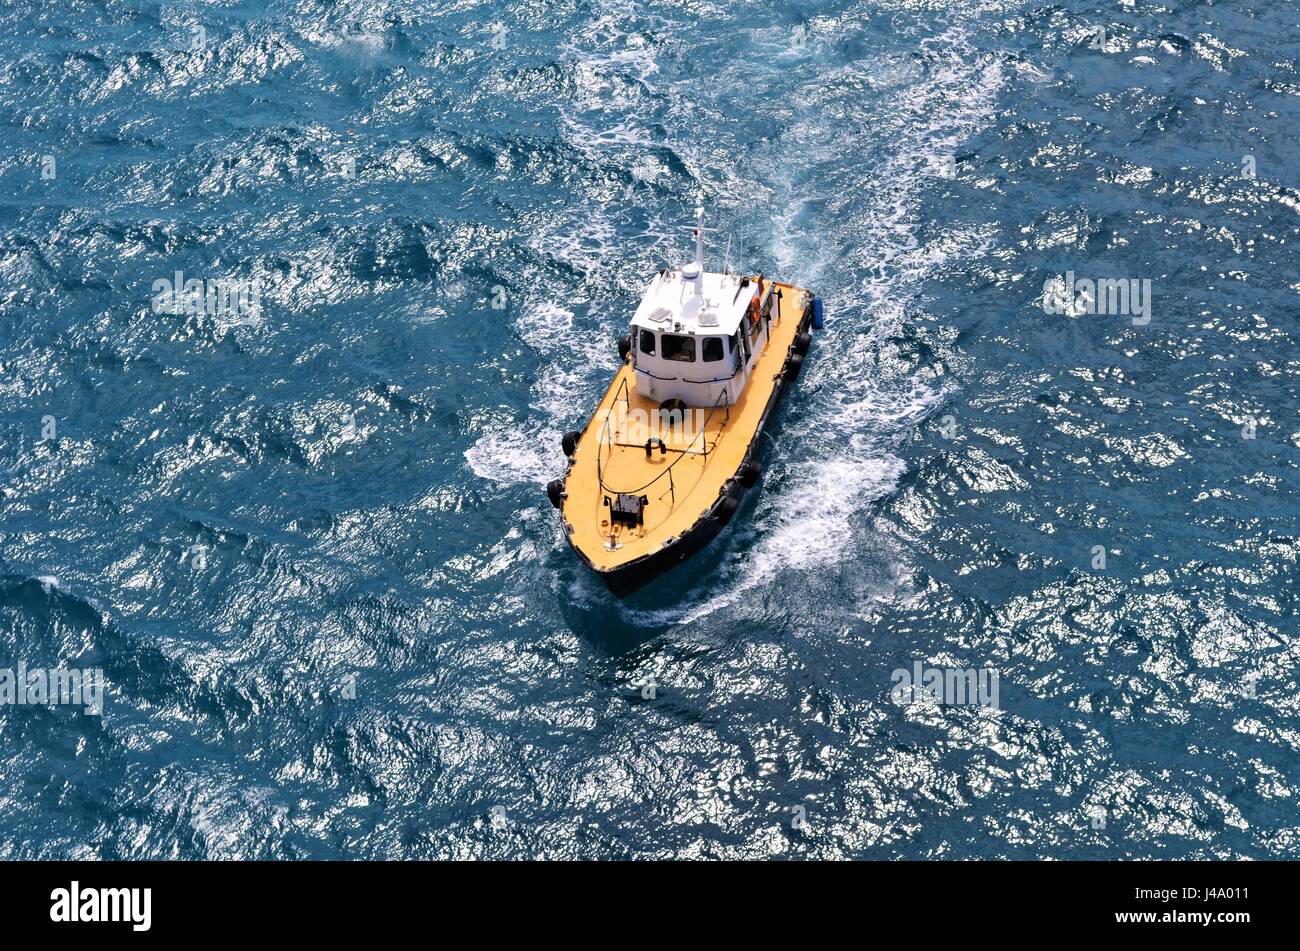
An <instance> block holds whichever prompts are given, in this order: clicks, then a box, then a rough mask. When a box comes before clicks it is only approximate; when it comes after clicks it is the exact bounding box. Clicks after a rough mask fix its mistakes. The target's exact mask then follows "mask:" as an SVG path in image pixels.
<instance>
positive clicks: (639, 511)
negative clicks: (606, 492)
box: [605, 492, 650, 528]
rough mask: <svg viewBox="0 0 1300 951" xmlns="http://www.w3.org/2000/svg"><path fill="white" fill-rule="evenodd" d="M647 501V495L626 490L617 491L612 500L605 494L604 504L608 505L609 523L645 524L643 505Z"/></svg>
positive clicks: (634, 526)
mask: <svg viewBox="0 0 1300 951" xmlns="http://www.w3.org/2000/svg"><path fill="white" fill-rule="evenodd" d="M649 501H650V499H649V498H648V497H647V496H644V495H632V494H629V493H627V492H620V493H618V494H617V495H615V496H614V498H613V499H612V500H611V499H610V497H609V496H605V504H606V505H608V506H609V520H610V524H612V525H627V526H628V527H630V528H639V527H640V526H642V525H644V524H645V507H646V503H647V502H649Z"/></svg>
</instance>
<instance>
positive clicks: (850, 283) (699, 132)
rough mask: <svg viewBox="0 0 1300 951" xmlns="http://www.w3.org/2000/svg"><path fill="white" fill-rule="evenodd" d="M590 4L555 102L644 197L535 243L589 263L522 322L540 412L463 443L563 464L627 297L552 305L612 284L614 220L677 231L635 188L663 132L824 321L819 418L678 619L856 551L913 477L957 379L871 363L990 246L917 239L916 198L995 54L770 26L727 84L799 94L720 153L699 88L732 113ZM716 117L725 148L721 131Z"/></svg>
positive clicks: (813, 381) (985, 80)
mask: <svg viewBox="0 0 1300 951" xmlns="http://www.w3.org/2000/svg"><path fill="white" fill-rule="evenodd" d="M598 10H599V12H598V14H597V16H596V17H595V18H594V19H593V20H591V21H589V23H588V24H587V25H586V27H585V28H583V29H580V30H578V31H577V32H575V34H574V35H573V38H572V40H571V42H570V44H569V45H568V47H567V48H566V55H567V56H571V57H572V62H573V67H572V69H573V76H574V78H575V85H576V90H577V91H576V92H575V94H574V96H573V97H572V98H571V99H570V100H567V101H565V102H563V103H561V111H562V118H561V126H562V128H563V130H564V138H565V142H566V144H567V145H568V146H569V147H570V148H572V149H573V150H574V151H575V152H577V153H579V154H580V155H582V156H583V157H584V158H585V159H587V160H588V161H590V162H593V163H597V164H600V165H602V166H609V165H611V164H612V165H615V166H617V167H619V168H621V169H623V170H625V171H627V173H628V174H627V176H626V181H627V183H628V184H627V187H626V188H625V190H624V194H623V196H622V200H623V201H625V202H630V203H634V204H635V203H641V204H642V207H632V208H620V207H619V201H618V200H612V201H611V200H610V196H609V195H608V194H607V193H606V194H602V195H600V196H599V200H597V199H596V198H593V197H588V198H585V199H583V200H581V201H579V202H576V203H575V204H574V205H573V206H572V210H571V211H570V212H569V213H568V214H566V215H563V216H561V217H560V218H557V219H556V220H555V221H554V222H553V223H551V224H550V226H548V227H546V228H544V229H543V230H542V231H540V232H539V233H538V234H537V235H536V236H535V237H534V238H533V240H532V241H531V242H530V248H531V249H532V250H533V252H534V253H535V254H536V255H537V256H538V257H539V259H542V260H550V261H555V262H560V263H563V264H564V265H565V266H566V268H568V269H570V270H571V272H576V273H578V274H580V275H582V282H581V284H582V286H581V287H580V288H579V289H577V290H576V291H575V289H574V288H573V287H567V288H566V287H564V286H562V285H559V282H552V281H550V279H548V278H544V279H543V280H542V281H541V282H540V285H539V291H540V292H541V294H542V296H543V297H544V298H545V299H546V300H547V301H548V302H547V303H544V304H541V305H538V306H535V307H531V308H525V309H524V311H523V312H522V313H521V315H520V317H519V318H518V321H517V323H516V330H517V331H518V332H519V334H520V336H521V337H522V338H523V339H524V340H525V341H526V342H527V343H528V344H529V345H530V346H533V347H535V348H536V350H537V352H538V353H539V354H540V355H541V356H542V357H543V359H544V365H543V368H542V369H541V371H540V372H539V376H538V380H537V382H536V384H535V385H534V388H533V389H534V399H533V401H532V412H531V413H530V416H529V419H528V420H527V421H526V422H525V423H524V425H523V426H522V427H521V429H522V431H520V429H519V428H517V429H503V430H502V431H498V432H492V433H489V434H487V435H485V436H483V437H481V438H480V439H479V440H478V442H477V443H476V444H475V446H474V447H473V448H471V449H470V450H469V451H468V452H467V453H466V456H467V459H468V461H469V464H470V465H471V467H472V468H473V470H474V471H475V473H476V474H478V475H480V476H481V477H483V478H490V479H494V480H496V481H500V482H511V481H513V482H544V481H546V479H548V478H553V477H554V476H555V475H558V474H559V472H560V471H562V468H563V466H562V462H563V461H562V460H561V459H560V458H559V454H558V452H556V451H555V449H554V447H555V445H556V442H557V441H558V438H559V433H560V431H561V430H562V429H563V428H565V426H566V424H567V421H569V420H572V419H574V418H575V417H580V416H584V415H585V409H586V407H584V406H583V405H581V404H582V401H583V400H584V399H586V398H587V393H588V391H589V390H590V389H591V387H590V385H584V384H589V383H590V379H589V374H590V372H591V368H592V367H593V366H602V367H603V365H604V364H605V363H608V368H609V370H610V372H612V371H613V369H614V366H615V364H614V361H613V359H612V357H611V355H610V354H611V353H612V349H613V348H612V342H611V341H612V338H613V335H614V334H613V331H616V330H618V328H619V327H620V326H621V323H622V322H623V320H625V319H626V318H627V317H628V316H630V311H629V313H627V314H623V313H619V314H611V315H610V317H609V321H608V322H609V324H610V325H611V326H610V328H609V331H608V332H605V333H602V334H600V335H599V336H593V335H592V334H591V333H590V332H588V333H587V334H586V335H585V336H584V335H583V334H574V333H572V329H571V322H570V325H569V326H570V329H569V330H568V331H564V330H563V328H562V327H561V326H560V325H561V324H563V320H559V319H557V314H560V313H564V312H567V311H566V308H565V305H564V304H563V303H562V302H561V301H562V300H563V295H564V294H566V293H568V294H574V293H578V294H580V295H581V296H582V297H584V298H587V299H593V298H597V297H599V296H600V294H601V293H602V291H603V290H605V289H606V288H608V286H609V285H610V284H613V283H616V282H617V281H618V280H619V277H620V274H619V271H620V268H621V267H622V268H625V266H626V264H627V263H628V261H629V258H631V257H632V256H633V254H632V253H630V249H629V242H628V241H627V238H626V228H625V227H620V224H621V222H622V221H625V220H627V216H628V215H630V214H632V213H640V214H645V215H647V217H648V218H649V221H650V224H649V228H648V235H649V240H650V241H662V242H663V243H665V244H671V242H673V241H674V240H675V238H676V237H678V235H677V234H676V232H675V229H674V228H673V223H672V222H665V221H664V220H663V219H662V217H661V216H657V215H656V213H655V212H656V209H654V208H648V209H647V208H645V207H644V206H643V205H644V201H645V195H644V193H638V192H637V191H635V189H634V187H633V186H634V184H635V182H636V180H637V179H640V178H642V177H643V176H641V175H640V174H639V172H638V168H639V166H638V162H639V160H640V159H641V158H642V157H643V156H644V155H645V154H646V152H647V150H649V149H652V148H655V147H664V146H670V147H671V148H672V150H673V151H674V152H675V153H676V154H678V155H680V156H681V157H682V159H683V161H684V162H685V163H686V165H687V166H688V167H689V168H691V169H692V171H693V172H694V173H695V176H694V182H693V183H688V184H687V185H686V188H685V191H686V192H687V193H686V194H681V195H679V200H680V202H681V204H683V205H689V204H691V203H693V198H694V195H693V194H690V192H693V191H694V190H695V189H697V188H699V189H702V190H705V191H707V192H708V195H707V197H706V203H708V204H711V205H712V206H713V208H712V210H713V211H714V213H715V214H718V215H719V217H725V216H726V215H725V213H726V211H727V209H728V205H729V204H730V208H731V210H732V211H734V212H735V213H736V215H735V220H734V227H735V229H736V230H737V238H738V241H737V249H738V251H739V247H740V246H741V244H742V243H744V241H745V239H746V238H748V239H749V246H750V247H751V249H752V247H753V246H754V244H755V239H756V240H757V246H758V247H759V248H760V252H759V254H758V256H757V259H756V260H753V261H746V262H744V263H745V264H747V265H751V266H752V267H753V269H768V270H770V272H771V273H775V274H778V275H779V276H780V277H781V278H782V279H785V280H791V281H794V282H798V283H802V284H804V285H805V286H808V287H810V288H811V289H813V290H814V291H815V292H817V293H818V294H819V295H820V296H822V297H823V299H824V300H825V302H826V306H827V312H828V315H829V321H828V325H827V328H826V331H825V332H824V333H823V334H821V335H819V340H818V342H817V344H816V345H815V348H814V351H813V354H812V356H811V357H810V359H809V361H808V364H807V367H806V369H805V374H804V376H805V380H804V386H802V387H800V388H797V389H804V390H805V393H804V394H803V395H802V396H801V397H800V398H802V399H810V398H811V399H813V401H814V402H813V403H812V405H811V407H810V408H811V409H812V411H813V424H812V425H811V426H807V425H805V426H803V427H801V428H800V429H799V431H790V430H783V431H782V433H781V435H780V437H779V439H778V443H777V445H776V446H775V448H774V451H773V452H772V453H771V454H770V458H769V461H768V465H769V467H770V468H771V469H772V470H773V472H776V473H779V474H780V476H781V478H780V479H779V480H777V479H769V480H768V481H767V483H765V485H766V489H765V491H764V494H763V495H762V496H761V497H760V501H759V503H758V508H757V510H756V511H755V512H754V514H753V525H752V529H753V534H754V537H753V538H752V539H747V541H746V544H747V550H746V554H745V557H744V558H743V559H738V560H737V563H736V566H735V567H734V568H731V569H727V570H725V571H723V572H722V573H721V574H720V579H719V580H721V582H722V584H723V585H724V590H723V591H722V592H718V591H717V590H713V591H711V592H710V593H709V595H708V596H707V597H706V598H704V599H703V600H702V601H701V603H700V604H699V605H682V606H680V607H679V608H677V609H674V610H672V611H669V612H652V613H651V615H650V616H651V617H653V619H654V620H656V621H658V622H665V621H667V622H672V621H682V622H686V621H690V620H694V619H696V618H698V617H701V616H703V615H705V614H708V613H710V612H711V611H714V610H718V609H719V608H722V607H724V606H726V605H728V604H731V603H734V602H735V600H736V599H737V598H739V597H740V596H741V595H742V594H744V593H745V592H747V591H750V590H752V589H754V588H755V587H759V586H762V585H765V584H768V583H769V582H771V581H772V580H773V579H774V578H775V577H776V576H777V575H778V574H780V573H781V572H783V571H788V570H793V571H806V570H811V569H815V568H817V567H820V566H824V565H826V564H829V563H831V562H833V561H836V560H839V559H843V558H845V557H851V556H852V554H853V552H852V551H851V548H852V547H853V545H855V544H858V543H859V542H855V541H853V539H859V538H860V535H861V533H860V531H859V530H860V527H861V525H862V524H863V522H864V513H865V512H866V510H867V509H868V508H869V507H870V506H871V505H872V504H873V503H874V502H876V501H877V500H879V499H880V498H882V497H885V496H887V495H888V494H889V493H890V492H892V491H894V489H895V488H896V487H897V485H898V483H899V480H900V479H901V478H902V476H903V475H904V473H905V470H906V467H905V465H904V463H903V462H902V461H901V459H899V458H898V456H897V455H896V454H895V450H896V448H897V446H898V444H899V442H900V441H901V440H902V439H904V438H906V437H907V436H908V435H909V434H910V433H911V432H912V431H913V430H914V429H915V427H916V426H917V425H918V424H920V423H921V422H923V421H924V420H925V419H926V418H927V417H929V416H930V415H931V414H932V413H933V412H935V410H936V409H937V408H938V407H939V406H941V405H943V403H944V401H945V400H946V399H947V396H948V393H949V391H950V384H949V383H948V382H947V381H946V380H945V379H944V378H943V377H941V376H940V375H939V371H938V370H936V369H935V368H932V367H929V366H925V365H922V366H920V367H917V368H915V369H913V370H911V371H909V372H908V373H907V374H905V375H899V373H898V371H897V370H894V371H892V372H882V371H881V369H880V362H881V361H880V357H881V355H882V353H883V354H886V355H887V354H888V353H889V349H890V348H891V347H892V346H893V345H892V344H891V343H890V342H889V340H890V338H891V337H894V336H905V335H906V332H907V329H908V327H907V324H908V321H909V319H910V317H909V312H908V308H909V305H911V304H912V303H913V302H914V301H915V300H916V299H917V297H918V294H919V292H920V289H921V288H922V287H923V286H924V284H925V282H926V281H927V280H929V279H931V278H932V277H934V276H935V275H937V274H940V273H942V272H943V271H944V270H945V269H948V268H951V267H954V266H957V265H959V264H961V263H963V262H966V261H968V260H971V259H973V258H974V257H975V256H977V255H978V254H980V253H981V252H982V251H983V250H984V248H985V247H986V246H987V236H985V235H981V234H978V233H973V232H969V231H956V232H949V233H947V234H945V235H944V238H943V240H942V241H931V242H928V243H926V242H923V241H922V240H921V229H920V226H919V221H918V214H919V211H918V209H919V205H920V202H921V200H922V197H923V196H924V195H925V194H926V190H927V189H930V188H932V187H934V185H935V181H936V178H937V176H938V175H940V174H942V173H943V172H944V170H945V169H946V168H947V165H946V163H947V160H948V159H949V158H950V157H952V156H954V155H955V154H956V152H957V151H958V150H959V149H960V147H961V146H962V144H963V143H964V142H965V141H966V140H967V139H968V138H969V137H970V136H971V135H972V134H974V133H976V132H978V131H979V130H980V129H982V128H984V127H985V126H987V124H988V123H989V122H990V121H991V120H992V118H993V115H994V108H995V104H996V98H997V95H998V91H999V89H1000V88H1001V87H1002V85H1003V82H1004V76H1003V68H1002V65H1001V63H1000V62H999V61H998V60H996V59H990V58H986V57H983V56H981V55H979V54H978V53H977V51H976V50H975V49H974V47H973V45H972V44H971V42H970V40H969V37H968V36H967V35H966V34H965V33H964V32H963V30H962V28H961V27H960V26H959V25H954V26H952V27H949V28H948V29H946V30H945V31H944V32H943V33H941V34H939V35H936V36H933V37H930V38H928V39H923V40H921V41H919V43H918V46H917V55H916V56H915V57H912V56H895V57H893V58H890V59H886V60H883V61H880V60H864V61H862V62H848V63H845V62H837V61H836V60H835V58H834V57H830V56H826V55H822V52H823V51H819V49H818V47H817V44H818V42H819V41H818V39H817V37H816V35H815V34H814V35H813V36H812V37H811V38H810V43H809V47H808V48H807V49H804V50H802V51H800V50H795V51H793V52H791V51H790V50H788V49H785V48H783V47H782V46H781V44H782V43H783V42H784V40H783V38H782V34H781V31H780V30H779V29H776V28H773V30H771V31H769V34H770V35H769V34H764V35H763V36H761V37H760V39H759V41H758V42H759V48H760V49H764V48H765V45H766V46H770V47H771V49H770V50H768V51H767V53H765V54H764V55H758V56H747V57H736V58H734V59H731V60H730V61H728V62H727V63H726V64H724V65H722V66H720V67H719V69H720V71H721V72H722V74H723V75H721V76H720V77H719V79H718V82H717V83H716V86H717V87H718V88H723V89H734V88H744V87H747V86H752V87H755V88H761V87H763V86H764V85H766V84H771V83H772V82H773V81H774V79H775V78H776V73H778V72H784V74H783V75H782V76H781V81H782V82H783V83H786V84H788V78H789V74H790V72H792V71H797V72H798V73H799V74H800V75H802V76H804V77H806V78H804V79H803V80H802V82H801V84H800V85H799V86H798V87H796V88H794V89H793V90H791V91H790V93H789V95H790V96H791V98H792V102H793V103H794V105H796V106H797V108H796V109H794V110H793V112H792V113H790V115H789V117H788V118H787V119H786V123H785V125H784V127H782V128H781V129H780V133H779V135H778V136H774V141H775V144H774V145H773V146H772V147H767V148H752V149H749V148H742V147H740V146H739V144H738V145H737V147H735V148H723V149H718V148H717V147H716V146H717V144H718V143H717V142H715V141H714V139H713V137H711V136H710V135H709V134H708V130H707V129H703V128H698V127H695V126H693V125H692V124H691V123H689V122H683V121H682V118H681V116H682V113H683V112H685V113H690V112H692V111H693V110H694V107H695V106H696V100H698V101H699V106H700V108H699V110H698V111H699V113H700V114H709V113H711V112H717V111H719V110H721V108H722V106H721V105H719V104H714V103H711V102H710V101H709V91H708V89H705V88H701V87H700V86H698V85H697V84H694V83H690V82H673V81H671V80H670V79H669V78H668V77H666V76H665V75H664V70H662V69H661V68H660V65H659V64H658V63H657V62H656V59H655V53H656V48H655V46H654V45H653V44H651V43H649V42H648V41H646V40H645V38H644V37H643V36H642V34H641V33H638V32H637V24H638V23H643V22H644V19H645V17H644V15H642V14H640V13H639V12H638V11H637V9H636V7H635V5H633V4H628V3H621V4H603V5H601V6H600V7H599V8H598ZM658 39H659V40H660V41H663V37H658ZM864 92H865V93H866V94H867V99H866V100H865V101H863V99H862V98H861V97H862V95H863V94H864ZM665 99H666V100H669V101H671V102H672V103H674V106H673V110H671V111H672V112H673V116H674V118H673V119H672V120H670V121H667V122H666V124H665V125H663V126H660V127H656V126H655V125H653V124H652V122H651V119H650V118H649V117H650V116H651V115H652V114H653V113H654V110H655V108H656V107H658V106H661V105H662V103H663V102H664V100H665ZM846 115H848V116H852V117H856V118H851V119H849V120H846V118H845V117H846ZM665 130H666V131H665ZM717 131H718V133H719V136H720V140H721V142H722V144H723V145H726V144H728V140H727V139H726V134H728V133H725V131H724V130H722V129H719V130H717ZM674 184H676V183H674ZM679 190H680V189H679ZM735 196H761V197H762V198H763V199H764V200H765V202H766V204H767V207H765V208H762V209H759V211H761V212H762V213H761V214H751V215H750V216H749V217H746V211H747V210H748V211H751V212H752V211H754V209H752V208H750V207H748V206H749V205H752V204H753V203H752V202H749V203H748V205H747V203H746V202H737V201H735V200H734V198H735ZM719 223H720V224H723V225H726V224H727V222H725V221H720V222H719ZM746 229H748V231H746ZM749 256H751V257H753V256H754V255H753V251H752V250H751V251H750V252H749ZM552 285H554V286H552ZM630 306H635V304H634V301H633V302H632V303H631V304H630ZM569 316H570V318H571V316H572V315H571V313H570V314H569ZM606 338H609V339H606ZM606 351H609V353H607V352H606ZM810 385H811V386H810ZM809 388H811V389H814V390H815V392H816V394H817V395H816V396H815V397H809V396H808V395H807V393H806V390H807V389H809ZM796 395H798V394H796ZM774 491H779V493H780V497H779V498H774V497H772V494H773V492H774ZM733 533H734V530H733ZM846 540H848V541H846ZM724 543H725V542H724ZM633 613H637V612H633Z"/></svg>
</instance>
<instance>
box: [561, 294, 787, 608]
mask: <svg viewBox="0 0 1300 951" xmlns="http://www.w3.org/2000/svg"><path fill="white" fill-rule="evenodd" d="M775 286H776V287H777V288H779V289H780V290H781V291H782V293H781V296H780V297H779V298H778V299H777V305H776V306H775V307H774V308H773V312H772V319H771V321H770V323H769V325H768V339H767V341H766V343H765V345H764V347H763V349H762V351H761V352H760V353H758V354H757V355H756V357H755V364H754V367H753V369H752V370H751V372H750V376H749V380H748V383H747V384H746V386H745V388H744V389H743V390H742V391H741V394H740V396H739V397H738V398H737V400H736V401H735V402H734V403H733V404H731V405H730V406H721V405H719V406H715V407H691V408H690V410H691V412H690V413H689V414H688V415H689V417H690V419H689V422H690V423H691V424H692V425H685V426H675V427H670V428H667V429H661V428H659V427H657V426H654V425H653V423H652V428H651V429H650V430H647V429H646V428H645V427H643V426H641V425H639V423H640V420H641V419H643V418H644V419H649V420H651V421H657V420H659V419H660V416H659V414H660V405H659V404H658V403H657V402H656V401H654V400H651V399H649V398H646V397H644V396H641V395H640V394H638V393H637V391H636V381H635V377H634V374H635V373H636V371H635V370H634V368H633V365H632V360H631V357H630V356H629V358H628V360H627V362H626V363H625V364H624V366H623V367H622V368H620V370H619V371H618V374H617V375H616V376H615V377H614V379H613V381H612V382H611V383H610V385H609V388H608V389H607V390H606V391H605V395H604V396H603V397H602V399H601V401H600V404H599V405H598V406H597V407H596V411H595V412H594V413H593V414H592V416H591V419H590V420H589V421H588V422H587V425H586V427H585V428H584V429H583V430H582V431H581V433H580V435H579V438H578V440H577V445H576V446H574V447H573V452H572V455H571V456H570V459H569V469H568V472H567V474H566V475H565V478H564V481H563V490H562V495H561V505H560V513H561V519H562V523H563V526H564V532H565V534H566V536H567V538H568V541H569V544H570V545H571V546H572V547H573V548H574V550H575V551H577V553H578V554H579V556H581V558H582V559H583V561H585V562H586V563H587V564H588V565H589V566H590V567H591V568H593V569H594V570H595V571H596V572H597V573H598V574H600V575H601V576H602V578H603V579H604V580H605V582H606V584H608V585H609V587H610V589H611V590H612V591H614V593H615V594H618V595H619V596H623V595H626V594H628V593H630V592H631V591H634V590H636V589H637V588H639V587H641V586H642V585H644V584H645V583H647V582H648V581H650V580H652V579H653V578H654V577H656V576H657V575H659V574H661V573H662V572H664V571H666V570H668V569H669V568H671V567H672V566H673V565H675V564H678V563H680V562H681V561H684V560H685V559H686V558H687V557H689V556H690V555H691V554H694V552H696V551H698V550H699V549H700V548H703V547H704V545H706V544H708V542H709V541H710V540H711V539H712V538H713V537H714V536H715V535H716V534H717V533H718V532H719V531H720V530H721V528H722V527H723V526H724V525H725V524H726V522H727V521H728V520H729V519H730V518H731V515H732V514H734V512H735V510H736V508H737V507H738V506H739V501H740V498H741V497H742V496H743V494H744V491H745V489H747V488H748V487H749V486H750V485H752V483H753V480H754V479H755V478H756V477H757V472H758V468H757V465H756V461H755V460H754V458H753V457H754V455H755V454H756V452H757V449H758V437H759V435H760V434H761V433H762V431H763V429H764V428H765V426H766V425H767V424H768V421H769V419H770V417H771V415H772V413H773V412H774V411H775V408H776V406H777V404H778V402H779V400H780V396H781V392H782V390H783V388H784V387H785V385H786V384H787V383H788V382H790V381H791V380H792V379H793V378H794V377H795V376H796V375H797V374H798V372H799V367H800V365H801V363H802V356H801V351H802V350H803V349H806V347H807V341H808V337H807V336H803V337H802V338H801V337H800V335H801V334H803V333H804V332H805V331H807V330H808V329H809V324H810V322H811V315H812V295H811V294H809V293H808V292H806V291H805V290H803V289H802V288H799V287H795V286H793V285H790V284H782V283H780V282H776V283H775ZM647 432H652V433H653V437H652V438H657V439H660V440H662V445H660V443H659V442H653V443H652V444H651V449H650V451H647V449H646V445H645V443H646V439H647ZM620 493H621V494H625V495H628V496H635V497H637V498H641V499H644V506H643V509H642V511H641V513H640V516H639V518H638V519H637V522H638V524H628V523H627V522H626V520H624V519H620V518H617V517H615V514H614V512H613V509H612V507H611V503H612V502H615V501H616V500H617V496H618V495H619V494H620Z"/></svg>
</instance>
